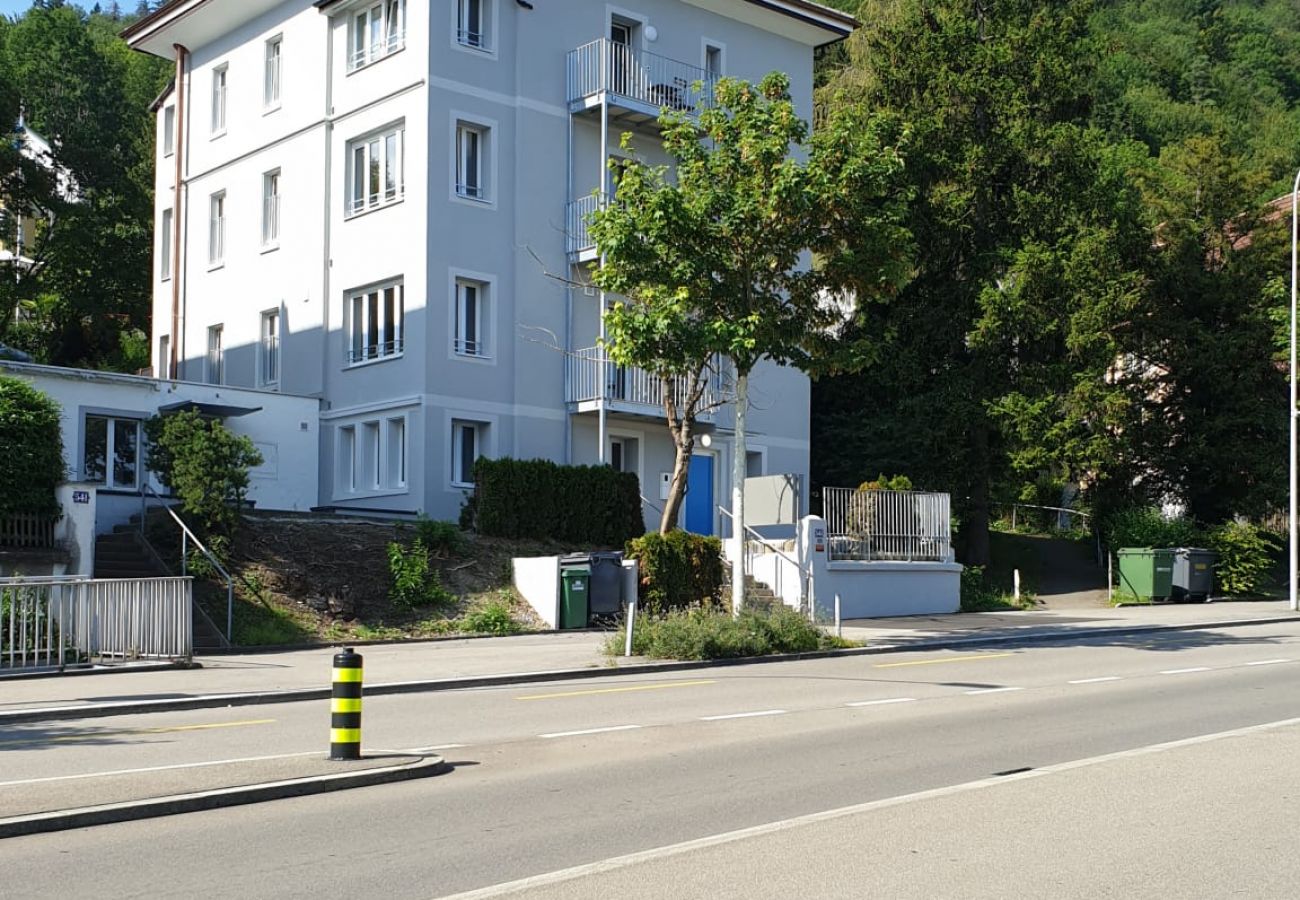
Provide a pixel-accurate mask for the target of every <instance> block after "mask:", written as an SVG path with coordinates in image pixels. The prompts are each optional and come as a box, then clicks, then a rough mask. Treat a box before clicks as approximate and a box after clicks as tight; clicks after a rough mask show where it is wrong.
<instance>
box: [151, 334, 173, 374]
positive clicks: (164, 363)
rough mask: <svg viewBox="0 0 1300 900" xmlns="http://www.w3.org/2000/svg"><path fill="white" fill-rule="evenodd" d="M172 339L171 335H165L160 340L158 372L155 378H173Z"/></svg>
mask: <svg viewBox="0 0 1300 900" xmlns="http://www.w3.org/2000/svg"><path fill="white" fill-rule="evenodd" d="M171 367H172V339H171V337H170V336H169V335H166V334H164V335H163V336H162V337H160V338H158V370H157V371H156V372H155V373H154V377H155V378H171V376H172V369H171Z"/></svg>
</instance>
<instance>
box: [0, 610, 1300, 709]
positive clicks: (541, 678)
mask: <svg viewBox="0 0 1300 900" xmlns="http://www.w3.org/2000/svg"><path fill="white" fill-rule="evenodd" d="M1286 622H1300V616H1296V615H1288V616H1270V617H1268V618H1256V619H1225V620H1220V621H1214V622H1196V623H1191V624H1188V623H1180V624H1170V625H1121V626H1117V627H1114V628H1078V627H1073V628H1070V627H1067V628H1058V629H1055V630H1052V631H1037V632H1034V631H1027V632H1019V633H1014V634H1006V633H1002V634H990V635H972V636H963V637H954V638H933V639H926V640H920V641H916V642H914V643H906V644H877V645H875V646H871V647H852V648H849V649H845V650H817V651H812V652H809V653H786V654H773V655H771V656H744V657H738V658H735V659H709V660H690V661H685V662H660V663H653V662H652V663H638V664H636V665H631V666H610V667H605V666H600V667H587V668H582V669H555V670H551V671H541V672H510V673H504V674H500V675H477V676H469V677H464V678H438V679H429V680H425V681H394V682H381V683H378V684H368V685H366V686H365V695H366V696H367V697H378V696H385V695H391V694H417V693H433V692H438V691H454V690H466V689H470V688H484V687H502V686H504V685H512V684H536V683H538V682H545V681H579V680H584V679H594V678H609V677H613V676H618V675H648V674H653V673H656V672H685V671H691V670H695V669H712V668H722V667H727V666H751V665H760V664H763V665H766V664H769V663H782V662H796V661H799V660H808V659H833V658H837V657H850V656H875V655H879V654H886V653H911V652H914V651H918V650H946V649H954V648H960V647H980V646H983V647H994V646H1009V645H1016V644H1026V643H1051V642H1053V641H1076V640H1080V639H1084V640H1087V639H1090V638H1093V637H1116V636H1121V635H1133V634H1151V633H1158V632H1165V631H1203V630H1208V629H1212V628H1234V627H1242V626H1249V625H1276V624H1281V623H1286ZM1047 627H1051V626H1047ZM330 693H331V689H330V688H328V687H325V688H290V689H287V690H282V691H263V692H255V693H240V694H202V695H199V696H196V697H180V698H168V699H164V700H134V701H130V702H124V703H98V704H94V705H90V704H86V705H81V706H52V707H43V708H36V709H19V710H12V711H6V712H0V727H4V726H6V725H10V724H21V723H27V722H50V721H58V720H67V719H91V718H98V717H102V716H125V715H139V714H143V713H153V712H179V711H184V710H191V709H212V708H217V707H223V706H224V707H231V706H259V705H263V704H271V703H298V702H304V701H311V700H326V699H328V698H329V697H330Z"/></svg>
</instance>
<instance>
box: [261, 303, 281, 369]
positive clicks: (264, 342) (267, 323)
mask: <svg viewBox="0 0 1300 900" xmlns="http://www.w3.org/2000/svg"><path fill="white" fill-rule="evenodd" d="M260 351H261V352H260V354H259V355H260V357H261V361H260V363H259V368H260V370H261V381H262V384H264V385H272V384H279V383H280V311H279V310H278V309H273V310H271V311H269V312H264V313H262V337H261V347H260Z"/></svg>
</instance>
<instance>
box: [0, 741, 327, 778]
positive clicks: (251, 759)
mask: <svg viewBox="0 0 1300 900" xmlns="http://www.w3.org/2000/svg"><path fill="white" fill-rule="evenodd" d="M295 756H320V757H322V758H323V757H324V751H322V750H306V751H304V752H302V753H277V754H275V755H274V756H244V757H239V758H238V759H214V760H210V761H208V762H194V763H176V764H174V765H170V766H148V767H146V768H142V769H111V770H109V771H107V772H83V773H81V774H80V775H49V776H47V777H45V778H22V779H19V780H18V781H0V787H13V786H14V785H18V784H43V783H44V782H47V781H74V780H76V779H78V778H105V777H107V776H109V775H139V774H142V773H144V772H167V771H171V770H173V769H201V768H203V767H204V766H221V765H225V764H226V763H246V762H265V761H267V760H271V759H292V758H293V757H295Z"/></svg>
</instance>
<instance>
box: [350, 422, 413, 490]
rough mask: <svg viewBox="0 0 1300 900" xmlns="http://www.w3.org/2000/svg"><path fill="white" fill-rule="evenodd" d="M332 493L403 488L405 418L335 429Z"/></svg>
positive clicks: (358, 423) (360, 423)
mask: <svg viewBox="0 0 1300 900" xmlns="http://www.w3.org/2000/svg"><path fill="white" fill-rule="evenodd" d="M338 434H339V438H338V456H337V459H336V461H335V462H336V473H335V479H334V483H335V492H336V493H338V494H358V493H362V494H366V493H373V492H375V491H387V490H401V489H403V488H405V487H406V457H407V454H406V417H405V416H394V417H392V418H377V419H370V420H367V421H364V422H353V423H350V424H348V425H344V426H341V427H340V428H339V429H338Z"/></svg>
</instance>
